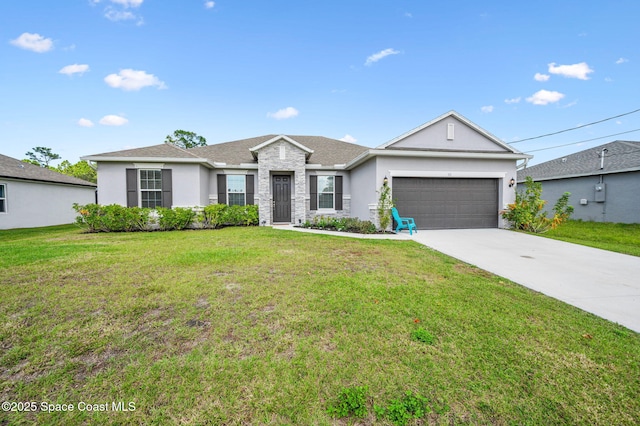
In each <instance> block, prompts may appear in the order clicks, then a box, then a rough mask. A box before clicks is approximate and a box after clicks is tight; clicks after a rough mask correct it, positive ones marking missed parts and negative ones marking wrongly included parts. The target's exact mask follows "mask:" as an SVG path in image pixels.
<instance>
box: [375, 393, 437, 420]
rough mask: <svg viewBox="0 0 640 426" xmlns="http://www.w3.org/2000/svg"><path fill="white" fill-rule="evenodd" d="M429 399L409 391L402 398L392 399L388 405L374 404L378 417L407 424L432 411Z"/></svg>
mask: <svg viewBox="0 0 640 426" xmlns="http://www.w3.org/2000/svg"><path fill="white" fill-rule="evenodd" d="M428 404H429V400H428V399H427V398H425V397H423V396H420V395H418V394H414V393H413V392H411V391H408V392H407V393H405V394H404V396H403V397H402V398H400V399H394V400H393V401H391V403H390V404H389V406H388V407H382V406H377V405H376V406H374V410H375V412H376V417H377V418H378V419H383V418H386V419H389V420H390V421H391V422H392V423H393V424H395V425H406V424H407V423H408V422H409V420H411V419H419V418H422V417H425V416H426V415H427V414H429V413H430V412H431V409H430V407H429V405H428Z"/></svg>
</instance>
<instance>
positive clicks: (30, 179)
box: [0, 155, 96, 229]
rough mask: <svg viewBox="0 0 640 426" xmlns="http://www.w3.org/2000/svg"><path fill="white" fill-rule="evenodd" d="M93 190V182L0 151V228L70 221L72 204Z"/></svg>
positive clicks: (87, 197) (87, 198)
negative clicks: (0, 153) (17, 158)
mask: <svg viewBox="0 0 640 426" xmlns="http://www.w3.org/2000/svg"><path fill="white" fill-rule="evenodd" d="M95 193H96V184H94V183H91V182H87V181H84V180H82V179H77V178H75V177H72V176H67V175H63V174H61V173H58V172H54V171H53V170H49V169H47V168H45V167H38V166H34V165H33V164H28V163H24V162H22V161H20V160H16V159H15V158H11V157H7V156H5V155H0V229H12V228H33V227H38V226H50V225H62V224H66V223H73V222H74V221H75V218H76V216H77V213H76V212H75V210H73V204H74V203H78V204H88V203H93V202H95V199H96V194H95Z"/></svg>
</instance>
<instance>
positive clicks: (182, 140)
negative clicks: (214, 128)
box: [164, 130, 207, 148]
mask: <svg viewBox="0 0 640 426" xmlns="http://www.w3.org/2000/svg"><path fill="white" fill-rule="evenodd" d="M164 142H165V143H170V144H173V145H175V146H178V147H180V148H193V147H196V146H206V145H207V140H206V139H205V138H204V137H203V136H198V135H196V134H195V133H193V132H187V131H186V130H176V131H175V132H173V135H167V137H166V138H165V140H164Z"/></svg>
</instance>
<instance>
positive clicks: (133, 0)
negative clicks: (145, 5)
mask: <svg viewBox="0 0 640 426" xmlns="http://www.w3.org/2000/svg"><path fill="white" fill-rule="evenodd" d="M142 2H144V0H111V3H115V4H119V5H121V6H124V7H140V5H141V4H142Z"/></svg>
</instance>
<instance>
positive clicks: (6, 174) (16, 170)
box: [0, 154, 96, 186]
mask: <svg viewBox="0 0 640 426" xmlns="http://www.w3.org/2000/svg"><path fill="white" fill-rule="evenodd" d="M0 178H12V179H22V180H34V181H39V182H55V183H64V184H68V185H81V186H96V184H95V183H91V182H87V181H85V180H82V179H78V178H75V177H73V176H67V175H63V174H62V173H58V172H54V171H53V170H49V169H47V168H46V167H39V166H35V165H33V164H29V163H25V162H22V161H20V160H16V159H15V158H11V157H7V156H6V155H2V154H0Z"/></svg>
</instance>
